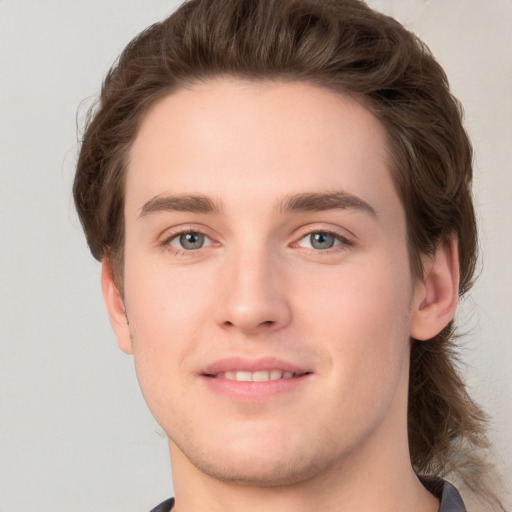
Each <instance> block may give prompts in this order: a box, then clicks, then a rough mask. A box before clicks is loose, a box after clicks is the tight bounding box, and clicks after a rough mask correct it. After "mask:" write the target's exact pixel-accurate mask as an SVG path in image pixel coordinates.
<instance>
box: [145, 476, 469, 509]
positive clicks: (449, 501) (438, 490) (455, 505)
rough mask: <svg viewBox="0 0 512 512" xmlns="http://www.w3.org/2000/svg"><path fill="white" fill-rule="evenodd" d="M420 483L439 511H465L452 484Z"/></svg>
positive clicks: (163, 506) (164, 505)
mask: <svg viewBox="0 0 512 512" xmlns="http://www.w3.org/2000/svg"><path fill="white" fill-rule="evenodd" d="M421 483H422V484H423V485H424V486H425V488H426V489H428V490H429V491H430V492H431V493H432V494H433V495H434V496H436V497H437V498H439V501H440V502H441V506H440V507H439V512H466V507H464V503H463V501H462V498H461V497H460V494H459V491H457V489H455V487H454V486H453V485H452V484H450V483H448V482H445V481H444V480H441V479H440V478H433V477H424V478H421ZM173 506H174V498H171V499H168V500H166V501H164V502H163V503H160V505H158V507H155V508H154V509H153V510H151V511H150V512H169V511H170V510H171V509H172V507H173Z"/></svg>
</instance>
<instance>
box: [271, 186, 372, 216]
mask: <svg viewBox="0 0 512 512" xmlns="http://www.w3.org/2000/svg"><path fill="white" fill-rule="evenodd" d="M277 210H278V212H279V213H281V214H283V213H289V212H296V211H302V212H309V211H316V212H321V211H326V210H359V211H362V212H365V213H367V214H369V215H371V216H372V217H374V218H375V219H377V218H378V216H377V212H376V211H375V209H374V208H373V206H371V205H370V204H368V203H367V202H366V201H364V200H363V199H361V198H360V197H357V196H355V195H353V194H349V193H348V192H344V191H334V192H306V193H303V194H295V195H291V196H286V197H285V198H284V199H283V200H281V201H280V202H279V203H278V205H277Z"/></svg>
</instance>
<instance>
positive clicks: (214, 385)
mask: <svg viewBox="0 0 512 512" xmlns="http://www.w3.org/2000/svg"><path fill="white" fill-rule="evenodd" d="M310 377H311V374H304V375H301V376H300V377H292V378H290V379H278V380H267V381H264V382H255V381H251V382H244V381H237V380H231V379H225V378H217V377H207V376H205V375H203V376H202V380H203V381H204V382H205V384H206V385H207V386H208V387H209V388H210V389H211V390H213V391H215V392H216V393H219V394H222V395H225V396H227V397H230V398H232V399H238V400H256V401H258V400H265V399H267V398H271V397H273V396H276V395H280V394H282V393H287V392H290V391H293V390H296V389H297V388H298V387H300V386H302V385H304V383H305V382H306V381H307V380H309V378H310Z"/></svg>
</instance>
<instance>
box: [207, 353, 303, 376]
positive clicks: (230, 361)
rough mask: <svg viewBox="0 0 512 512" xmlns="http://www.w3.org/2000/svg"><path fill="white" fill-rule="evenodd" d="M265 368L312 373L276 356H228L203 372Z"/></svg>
mask: <svg viewBox="0 0 512 512" xmlns="http://www.w3.org/2000/svg"><path fill="white" fill-rule="evenodd" d="M264 370H282V371H283V372H292V373H294V374H296V375H302V374H305V373H310V372H309V370H306V369H304V368H301V367H299V366H297V365H295V364H292V363H290V362H288V361H284V360H283V359H278V358H276V357H261V358H257V359H249V358H245V357H227V358H224V359H218V360H217V361H214V362H213V363H210V364H208V365H207V366H205V367H204V368H203V371H202V374H203V375H217V374H218V373H223V372H232V371H241V372H258V371H264Z"/></svg>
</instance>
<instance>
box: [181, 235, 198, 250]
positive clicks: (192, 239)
mask: <svg viewBox="0 0 512 512" xmlns="http://www.w3.org/2000/svg"><path fill="white" fill-rule="evenodd" d="M179 242H180V245H181V247H183V249H185V250H187V251H192V250H194V249H201V247H203V245H204V235H203V234H201V233H182V234H181V235H180V236H179Z"/></svg>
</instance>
